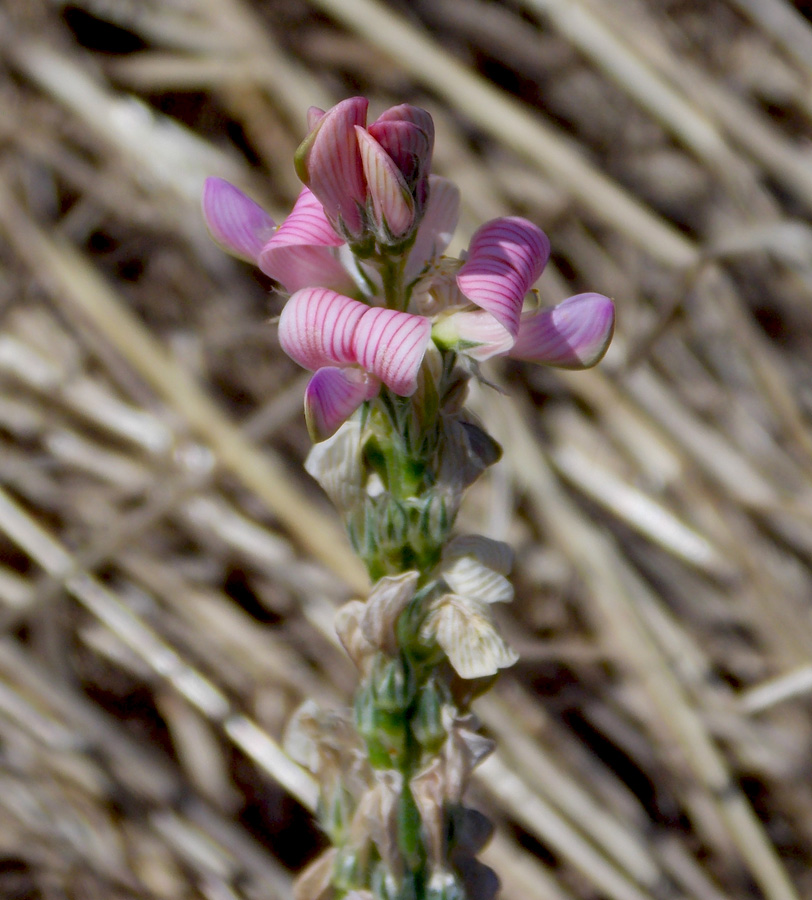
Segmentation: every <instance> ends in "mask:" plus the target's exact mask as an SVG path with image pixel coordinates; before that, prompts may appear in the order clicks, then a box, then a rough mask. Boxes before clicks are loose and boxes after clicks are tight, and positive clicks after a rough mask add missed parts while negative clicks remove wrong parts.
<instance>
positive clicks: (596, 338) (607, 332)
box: [507, 294, 615, 369]
mask: <svg viewBox="0 0 812 900" xmlns="http://www.w3.org/2000/svg"><path fill="white" fill-rule="evenodd" d="M614 330H615V306H614V303H612V301H611V300H610V299H609V298H608V297H604V296H603V294H576V295H575V296H574V297H569V298H568V299H567V300H564V301H563V302H562V303H559V304H558V306H554V307H552V309H543V310H541V311H540V312H537V313H530V314H529V315H525V316H523V317H522V320H521V325H520V326H519V335H518V337H517V338H516V343H515V344H514V345H513V347H512V348H511V349H510V350H509V351H508V354H507V355H508V356H512V357H513V358H514V359H522V360H526V361H527V362H534V363H542V364H544V365H548V366H558V367H559V368H562V369H587V368H589V367H590V366H594V365H595V363H597V362H599V361H600V360H601V359H602V357H603V355H604V353H606V349H607V347H608V346H609V342H610V341H611V340H612V334H613V333H614Z"/></svg>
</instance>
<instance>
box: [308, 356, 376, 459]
mask: <svg viewBox="0 0 812 900" xmlns="http://www.w3.org/2000/svg"><path fill="white" fill-rule="evenodd" d="M380 386H381V385H380V382H379V381H378V380H377V378H374V377H373V376H371V375H369V374H367V373H366V372H363V371H362V370H361V369H356V368H337V367H333V366H326V367H324V368H322V369H319V370H318V371H317V372H316V373H315V375H313V377H312V378H311V379H310V381H309V382H308V385H307V389H306V390H305V419H306V421H307V428H308V431H309V432H310V437H311V438H312V439H313V441H314V442H316V443H317V442H318V441H323V440H325V439H326V438H328V437H330V435H332V434H334V433H335V431H336V430H337V429H338V427H339V426H340V425H341V424H342V423H343V422H345V421H346V420H347V419H348V418H349V417H350V416H351V415H352V414H353V413H354V412H355V410H356V409H358V407H359V406H360V405H361V404H362V403H363V402H364V401H365V400H371V399H372V398H373V397H374V396H375V395H376V394H377V393H378V391H379V390H380Z"/></svg>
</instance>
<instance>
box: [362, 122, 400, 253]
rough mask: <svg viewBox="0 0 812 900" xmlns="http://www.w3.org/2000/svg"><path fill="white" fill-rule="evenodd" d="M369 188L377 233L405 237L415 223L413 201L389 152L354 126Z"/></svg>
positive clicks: (384, 235)
mask: <svg viewBox="0 0 812 900" xmlns="http://www.w3.org/2000/svg"><path fill="white" fill-rule="evenodd" d="M355 135H356V137H357V138H358V147H359V149H360V151H361V162H362V164H363V167H364V177H365V178H366V182H367V190H368V192H369V197H370V199H371V200H372V211H373V214H374V216H375V225H376V226H377V229H378V233H379V235H380V236H381V237H383V238H384V239H387V238H388V237H389V236H390V235H391V237H392V238H403V237H405V236H406V235H407V234H408V233H409V231H410V230H411V228H412V226H413V225H414V200H413V199H412V197H411V194H410V193H409V189H408V187H407V186H406V182H405V181H404V179H403V175H401V173H400V172H399V171H398V168H397V166H396V165H395V163H394V162H393V161H392V158H391V157H390V156H389V154H388V153H387V152H386V151H385V150H384V149H383V147H381V145H380V144H379V143H378V142H377V141H376V140H375V138H374V137H372V136H371V135H370V134H369V133H368V132H367V131H365V130H364V129H363V128H360V127H359V126H358V125H356V126H355Z"/></svg>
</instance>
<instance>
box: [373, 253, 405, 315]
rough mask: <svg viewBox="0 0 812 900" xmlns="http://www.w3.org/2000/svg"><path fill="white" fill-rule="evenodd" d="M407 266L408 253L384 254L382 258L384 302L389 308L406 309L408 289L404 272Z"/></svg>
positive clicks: (401, 310) (403, 310)
mask: <svg viewBox="0 0 812 900" xmlns="http://www.w3.org/2000/svg"><path fill="white" fill-rule="evenodd" d="M405 267H406V254H399V255H398V256H383V257H382V258H381V266H380V273H381V280H382V281H383V295H384V302H385V303H386V306H387V307H388V308H389V309H396V310H398V311H399V312H405V311H406V304H407V298H406V291H405V285H404V283H403V273H404V269H405Z"/></svg>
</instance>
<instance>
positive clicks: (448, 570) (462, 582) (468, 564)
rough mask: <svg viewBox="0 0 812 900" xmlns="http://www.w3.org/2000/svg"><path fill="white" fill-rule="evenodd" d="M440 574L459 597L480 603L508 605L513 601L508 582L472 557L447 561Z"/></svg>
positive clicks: (511, 587) (461, 557)
mask: <svg viewBox="0 0 812 900" xmlns="http://www.w3.org/2000/svg"><path fill="white" fill-rule="evenodd" d="M442 574H443V580H444V581H445V583H446V584H447V585H448V586H449V587H450V588H451V590H452V591H453V592H454V593H455V594H458V595H460V596H463V597H468V598H470V599H473V600H478V601H479V602H480V603H509V602H510V601H511V600H512V599H513V585H511V583H510V581H509V580H508V579H507V578H505V576H504V575H501V574H500V573H499V572H495V571H494V570H493V569H491V568H489V567H488V566H487V565H485V564H484V563H483V562H481V561H480V560H479V559H477V558H476V557H474V556H472V555H467V556H460V557H458V558H457V559H454V560H449V561H448V562H446V563H445V564H444V565H443V569H442Z"/></svg>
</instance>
